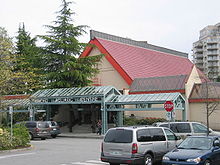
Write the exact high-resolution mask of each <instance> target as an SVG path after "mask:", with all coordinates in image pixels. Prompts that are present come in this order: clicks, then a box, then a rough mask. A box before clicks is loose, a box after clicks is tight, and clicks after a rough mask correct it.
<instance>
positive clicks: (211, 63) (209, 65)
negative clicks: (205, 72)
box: [208, 62, 219, 68]
mask: <svg viewBox="0 0 220 165" xmlns="http://www.w3.org/2000/svg"><path fill="white" fill-rule="evenodd" d="M208 67H209V68H212V67H219V65H218V63H217V62H208Z"/></svg>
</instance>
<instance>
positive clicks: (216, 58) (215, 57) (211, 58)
mask: <svg viewBox="0 0 220 165" xmlns="http://www.w3.org/2000/svg"><path fill="white" fill-rule="evenodd" d="M218 60H219V58H218V56H213V57H210V56H209V57H208V61H218Z"/></svg>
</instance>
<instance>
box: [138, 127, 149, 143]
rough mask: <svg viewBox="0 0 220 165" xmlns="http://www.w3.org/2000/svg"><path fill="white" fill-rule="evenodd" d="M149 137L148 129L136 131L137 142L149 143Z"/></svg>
mask: <svg viewBox="0 0 220 165" xmlns="http://www.w3.org/2000/svg"><path fill="white" fill-rule="evenodd" d="M151 140H152V139H151V135H150V131H149V129H141V130H138V131H137V141H138V142H149V141H151Z"/></svg>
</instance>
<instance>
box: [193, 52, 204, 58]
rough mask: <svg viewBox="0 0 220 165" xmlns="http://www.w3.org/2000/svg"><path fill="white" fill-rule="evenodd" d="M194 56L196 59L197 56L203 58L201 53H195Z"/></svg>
mask: <svg viewBox="0 0 220 165" xmlns="http://www.w3.org/2000/svg"><path fill="white" fill-rule="evenodd" d="M194 56H195V58H196V59H199V58H200V59H201V58H203V54H197V53H196V54H195V55H194Z"/></svg>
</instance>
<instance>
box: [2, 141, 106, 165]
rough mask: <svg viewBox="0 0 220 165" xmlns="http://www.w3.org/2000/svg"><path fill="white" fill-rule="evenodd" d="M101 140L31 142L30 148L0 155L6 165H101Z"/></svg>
mask: <svg viewBox="0 0 220 165" xmlns="http://www.w3.org/2000/svg"><path fill="white" fill-rule="evenodd" d="M101 141H102V139H90V138H67V137H57V138H56V139H52V138H51V139H46V140H40V139H36V140H32V141H31V144H32V148H31V149H28V150H21V151H19V150H16V151H12V152H3V153H0V161H1V164H7V165H24V164H30V165H103V164H107V163H103V162H101V161H100V150H101V148H100V147H101Z"/></svg>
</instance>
